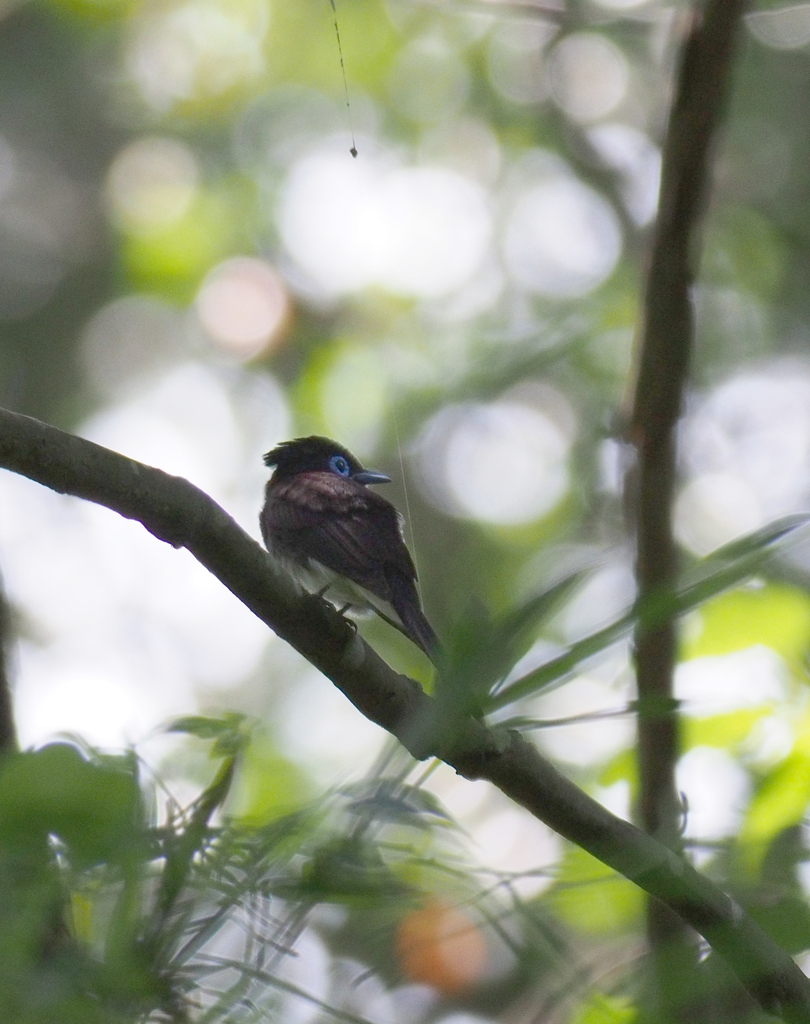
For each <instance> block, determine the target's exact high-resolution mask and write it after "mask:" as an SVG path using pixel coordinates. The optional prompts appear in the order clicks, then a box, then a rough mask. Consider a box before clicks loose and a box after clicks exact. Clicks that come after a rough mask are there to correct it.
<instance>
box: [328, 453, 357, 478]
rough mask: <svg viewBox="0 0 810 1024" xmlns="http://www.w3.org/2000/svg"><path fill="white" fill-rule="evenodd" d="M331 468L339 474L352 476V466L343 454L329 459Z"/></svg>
mask: <svg viewBox="0 0 810 1024" xmlns="http://www.w3.org/2000/svg"><path fill="white" fill-rule="evenodd" d="M329 468H330V469H331V470H332V472H333V473H337V475H338V476H351V472H352V468H351V466H350V465H349V463H348V462H347V461H346V460H345V459H344V458H343V456H342V455H333V456H332V458H331V459H330V460H329Z"/></svg>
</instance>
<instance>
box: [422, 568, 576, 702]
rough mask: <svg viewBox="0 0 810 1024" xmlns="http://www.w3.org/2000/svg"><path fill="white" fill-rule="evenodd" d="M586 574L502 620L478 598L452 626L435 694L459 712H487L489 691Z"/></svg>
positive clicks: (568, 579) (561, 582) (572, 576)
mask: <svg viewBox="0 0 810 1024" xmlns="http://www.w3.org/2000/svg"><path fill="white" fill-rule="evenodd" d="M584 575H585V573H584V572H583V570H577V571H576V572H572V573H570V574H569V575H567V576H566V577H564V578H563V579H561V580H559V581H558V582H556V583H554V584H552V586H550V587H548V588H547V589H546V590H544V591H542V592H541V593H539V594H537V595H535V596H534V597H532V598H530V599H529V600H528V601H526V602H524V604H522V605H520V606H519V607H518V608H516V609H514V610H513V611H511V612H509V613H507V614H506V615H505V616H503V617H502V618H501V619H498V620H495V619H493V618H491V616H490V614H489V612H488V610H487V609H486V607H485V606H484V605H483V604H482V603H481V602H480V601H478V600H476V599H474V598H473V599H472V600H471V601H469V602H468V605H467V609H466V612H465V614H464V615H463V616H462V618H461V619H460V621H459V622H458V623H456V625H455V628H454V629H453V630H452V631H451V633H450V635H449V637H448V639H447V643H446V646H445V649H444V652H443V657H442V661H441V664H440V665H439V674H438V677H437V679H436V684H435V685H436V697H437V699H438V700H439V701H440V702H441V701H443V700H444V701H445V702H447V703H449V704H452V706H453V710H454V711H455V713H456V714H457V715H458V716H459V717H461V716H463V715H466V714H473V715H475V714H482V713H483V710H484V706H485V704H486V701H487V695H488V694H489V693H490V692H491V691H492V689H493V688H494V687H495V686H496V685H497V684H498V683H499V682H500V681H501V680H502V679H503V678H504V676H505V675H506V674H507V673H508V672H509V671H510V669H511V668H512V666H513V665H514V664H515V663H516V662H517V661H519V660H520V658H522V657H523V655H524V654H525V653H526V652H527V651H528V650H529V648H530V647H531V645H532V644H533V643H534V641H535V640H536V639H537V632H538V629H539V627H540V624H541V623H542V622H543V620H544V619H546V618H548V616H549V615H550V614H551V613H552V612H553V611H554V610H555V609H556V608H557V607H558V605H559V604H560V603H561V602H562V601H564V600H565V598H566V597H568V595H569V594H570V593H571V591H572V590H573V589H574V588H575V587H576V586H577V584H579V583H580V582H581V580H582V578H583V576H584Z"/></svg>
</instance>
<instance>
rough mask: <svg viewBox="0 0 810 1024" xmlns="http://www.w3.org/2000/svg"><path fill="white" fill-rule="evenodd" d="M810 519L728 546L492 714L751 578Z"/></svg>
mask: <svg viewBox="0 0 810 1024" xmlns="http://www.w3.org/2000/svg"><path fill="white" fill-rule="evenodd" d="M809 521H810V513H805V512H802V513H796V514H794V515H789V516H783V517H782V518H781V519H777V520H774V522H772V523H769V524H768V525H767V526H764V527H762V528H761V529H759V530H754V532H753V533H749V534H747V535H746V536H745V537H741V538H740V539H738V540H735V541H732V542H731V543H730V544H726V545H724V546H723V547H722V548H719V549H718V550H717V551H715V552H713V553H712V554H711V555H709V556H708V557H707V558H704V559H703V560H702V561H701V562H699V563H698V564H697V565H696V566H695V567H694V568H693V569H692V570H691V571H690V572H688V573H687V574H686V575H685V577H684V579H683V581H682V583H681V585H680V586H679V587H678V588H677V589H676V590H675V591H674V592H673V593H670V594H662V595H658V596H656V597H653V598H652V599H649V600H647V601H645V602H644V604H643V605H640V606H638V605H637V606H636V607H634V608H632V609H631V610H630V611H629V612H627V613H626V614H625V615H622V616H620V617H619V618H618V619H616V620H615V621H614V622H612V623H611V624H610V625H608V626H605V627H604V629H600V630H598V631H597V632H596V633H591V634H590V636H586V637H583V639H582V640H578V641H577V642H576V643H574V644H572V645H571V646H570V647H569V648H568V650H567V651H564V652H563V653H562V654H560V655H558V656H557V657H556V658H552V659H551V660H550V661H548V662H546V664H545V665H541V666H540V667H539V668H537V669H535V670H534V671H532V672H529V673H527V675H525V676H523V677H522V678H520V679H518V680H516V681H515V682H514V683H512V684H511V685H510V686H508V687H507V688H506V689H505V690H502V691H501V692H500V693H498V694H496V695H495V696H493V697H492V698H491V699H490V700H489V702H488V704H487V709H486V710H487V711H496V710H497V709H498V708H502V707H505V706H506V705H508V704H512V703H513V702H514V701H516V700H522V699H523V698H525V697H530V696H532V695H533V694H535V693H539V692H540V691H541V690H544V689H546V688H547V687H549V686H551V685H553V684H554V683H559V682H561V681H563V680H564V679H566V678H567V677H568V676H569V675H570V674H571V673H572V672H573V671H574V670H575V669H576V668H577V666H578V665H580V664H581V662H583V661H584V660H585V659H587V658H590V657H593V655H595V654H598V653H599V652H600V651H603V650H605V648H607V647H610V646H611V644H614V643H616V642H617V641H618V640H621V639H622V637H624V636H625V635H626V634H627V633H629V632H630V630H631V629H632V628H633V627H634V626H635V624H636V622H637V621H638V622H641V623H643V624H644V626H645V627H646V628H651V627H653V626H655V625H656V624H658V623H661V622H666V621H668V620H669V619H671V618H673V617H678V616H681V615H684V614H685V613H686V612H688V611H691V610H692V609H693V608H696V607H697V606H698V605H701V604H703V603H705V602H706V601H708V600H709V599H710V598H712V597H714V596H716V595H717V594H720V593H722V592H723V591H724V590H728V589H730V588H731V587H733V586H736V585H737V584H738V583H741V582H742V581H743V580H746V579H749V578H750V577H751V576H753V575H754V574H755V573H756V572H757V570H758V569H760V568H761V566H762V564H763V562H764V561H765V560H766V559H768V558H770V557H772V554H773V552H772V550H771V545H773V544H774V543H775V542H776V541H778V540H781V539H782V538H783V537H785V536H786V535H787V534H788V533H790V532H792V531H793V530H795V529H797V528H798V527H800V526H804V525H805V524H806V523H807V522H809Z"/></svg>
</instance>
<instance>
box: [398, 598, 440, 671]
mask: <svg viewBox="0 0 810 1024" xmlns="http://www.w3.org/2000/svg"><path fill="white" fill-rule="evenodd" d="M402 582H403V583H404V581H402ZM408 584H409V585H408V586H407V587H405V586H402V585H400V586H394V587H393V588H392V589H393V594H392V598H391V604H392V605H393V607H394V611H395V612H396V613H397V615H398V616H399V618H400V620H401V622H402V627H401V628H402V632H403V633H404V634H405V635H406V636H407V637H408V638H409V639H410V640H412V641H413V642H414V643H415V644H416V646H417V647H421V648H422V650H423V651H424V652H425V654H426V655H427V656H428V657H429V658H430V660H431V661H432V662H433V664H434V665H435V664H436V658H437V656H438V654H439V651H440V647H441V645H440V643H439V638H438V637H437V636H436V631H435V630H434V628H433V626H431V624H430V623H429V622H428V620H427V618H426V616H425V613H424V612H423V611H422V609H421V607H420V605H419V595H418V594H417V592H416V587H415V586H414V584H413V583H411V582H410V580H409V581H408Z"/></svg>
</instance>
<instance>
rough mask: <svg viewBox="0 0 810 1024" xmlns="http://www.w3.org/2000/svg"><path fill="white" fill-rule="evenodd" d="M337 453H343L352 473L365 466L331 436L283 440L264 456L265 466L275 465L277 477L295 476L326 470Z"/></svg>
mask: <svg viewBox="0 0 810 1024" xmlns="http://www.w3.org/2000/svg"><path fill="white" fill-rule="evenodd" d="M335 455H342V456H343V458H344V459H345V460H346V461H347V462H348V464H349V467H350V469H351V471H352V473H353V474H354V473H360V472H362V469H363V466H362V464H361V463H360V461H359V460H358V459H356V458H355V457H354V455H352V453H351V452H350V451H349V450H348V449H347V448H344V447H343V445H340V444H338V443H337V441H333V440H332V439H331V438H329V437H318V435H317V434H313V435H312V436H311V437H296V438H295V439H294V440H293V441H282V443H281V444H280V445H278V447H276V448H274V449H273V450H272V451H271V452H268V453H267V454H266V455H265V457H264V464H265V466H269V467H272V466H275V467H276V473H275V476H276V477H277V478H282V477H286V476H293V475H294V474H295V473H306V472H308V471H313V470H326V469H328V468H329V460H330V459H331V458H333V457H334V456H335Z"/></svg>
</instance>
